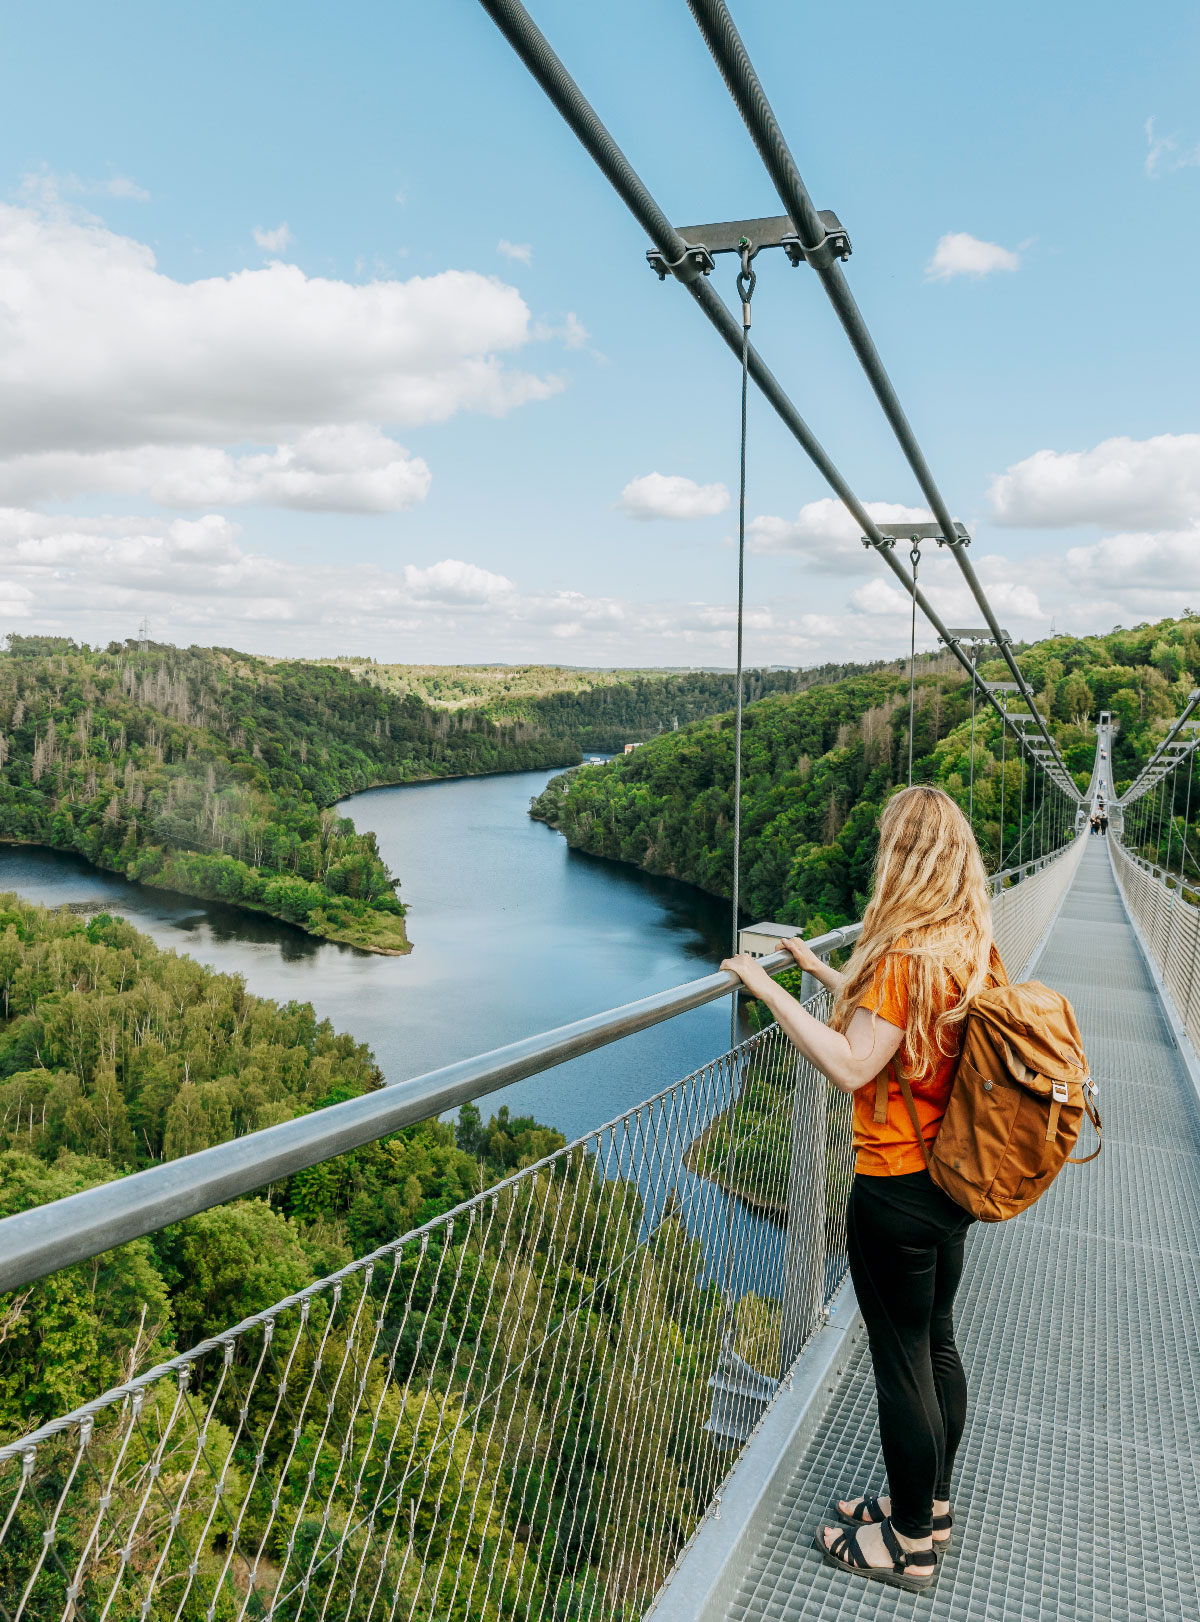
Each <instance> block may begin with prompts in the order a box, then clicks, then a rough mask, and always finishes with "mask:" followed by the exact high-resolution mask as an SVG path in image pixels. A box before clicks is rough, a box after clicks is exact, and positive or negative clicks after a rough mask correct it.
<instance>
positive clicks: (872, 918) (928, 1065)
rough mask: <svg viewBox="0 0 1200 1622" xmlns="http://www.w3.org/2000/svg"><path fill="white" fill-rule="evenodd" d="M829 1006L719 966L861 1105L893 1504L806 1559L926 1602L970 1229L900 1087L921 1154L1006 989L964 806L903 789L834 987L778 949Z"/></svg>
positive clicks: (858, 1262)
mask: <svg viewBox="0 0 1200 1622" xmlns="http://www.w3.org/2000/svg"><path fill="white" fill-rule="evenodd" d="M783 944H784V945H785V946H786V947H787V948H788V950H789V951H790V952H791V954H792V956H793V957H794V958H795V960H796V962H797V963H798V964H799V966H800V967H801V968H802V969H806V970H807V971H808V973H809V974H811V975H812V976H813V977H814V978H815V979H817V980H819V981H820V982H821V983H822V985H824V986H827V987H828V988H829V990H830V991H832V992H833V994H834V1005H833V1013H832V1016H831V1018H830V1022H829V1024H828V1025H824V1024H822V1022H821V1021H820V1020H818V1019H814V1018H813V1016H812V1015H811V1014H809V1013H807V1012H806V1011H805V1010H804V1009H803V1008H802V1007H801V1006H800V1004H799V1003H798V1002H797V1001H796V999H795V998H794V997H792V996H790V995H789V994H788V993H787V992H786V991H785V990H784V989H783V988H782V987H781V986H778V985H776V984H775V982H774V981H773V980H772V979H771V978H770V976H769V975H767V974H766V973H764V971H763V970H762V968H761V967H760V966H759V965H758V963H757V962H756V961H755V960H754V959H753V958H751V957H749V956H748V955H747V954H745V953H742V954H739V955H738V956H737V957H732V958H730V959H728V961H727V962H726V963H724V964H723V965H722V967H723V968H726V969H731V970H733V972H734V973H735V974H737V975H739V976H740V977H741V979H742V981H743V982H744V984H745V985H746V988H747V990H749V991H751V992H753V993H754V995H755V996H757V997H760V998H761V999H762V1001H763V1002H764V1003H766V1005H767V1006H768V1008H770V1010H771V1011H772V1013H773V1014H774V1015H775V1017H776V1019H777V1020H778V1021H779V1024H780V1025H781V1026H782V1028H783V1030H784V1031H785V1032H786V1034H787V1035H788V1037H789V1038H790V1039H791V1041H792V1043H793V1044H794V1045H795V1046H796V1047H797V1048H799V1050H800V1052H801V1053H802V1054H803V1055H804V1056H805V1058H806V1059H808V1060H810V1061H811V1063H812V1064H814V1065H815V1066H816V1067H817V1069H818V1070H821V1071H822V1072H823V1073H824V1074H825V1075H826V1076H827V1077H828V1078H829V1080H830V1081H831V1082H832V1083H833V1085H834V1086H835V1087H839V1088H841V1090H842V1091H843V1092H847V1093H850V1094H851V1095H852V1097H853V1099H854V1145H855V1177H854V1183H853V1186H852V1189H851V1194H850V1204H849V1210H848V1213H847V1231H848V1241H849V1252H850V1274H851V1277H852V1278H853V1280H854V1288H855V1291H856V1293H857V1296H858V1304H859V1307H860V1310H861V1311H862V1315H863V1321H864V1323H865V1324H866V1327H867V1335H868V1339H869V1341H870V1347H871V1360H872V1362H873V1364H874V1368H875V1387H876V1393H877V1396H878V1403H879V1434H880V1440H881V1442H882V1444H883V1457H884V1462H885V1464H886V1466H887V1475H888V1484H889V1486H890V1488H891V1496H890V1499H889V1498H888V1497H886V1496H885V1497H876V1496H871V1495H870V1494H865V1495H864V1494H861V1493H860V1495H859V1496H857V1497H854V1498H849V1499H843V1500H842V1501H840V1502H839V1504H838V1506H837V1513H838V1517H839V1519H840V1520H841V1521H842V1522H844V1523H846V1526H845V1528H843V1527H838V1526H828V1525H827V1526H823V1527H821V1529H820V1530H819V1532H818V1533H817V1540H816V1541H817V1547H818V1548H819V1549H820V1550H821V1552H822V1553H823V1555H824V1557H825V1559H826V1560H827V1561H828V1562H829V1563H830V1564H831V1565H835V1566H840V1567H842V1568H843V1569H844V1570H846V1571H851V1572H853V1573H854V1574H855V1575H856V1576H860V1577H868V1578H872V1579H876V1580H878V1581H882V1582H887V1583H894V1584H895V1585H896V1586H898V1587H901V1588H913V1589H916V1588H927V1587H928V1586H929V1585H930V1584H931V1583H932V1581H933V1578H934V1574H935V1571H936V1567H937V1554H936V1546H938V1545H941V1546H945V1545H946V1544H947V1543H948V1542H949V1539H950V1535H951V1534H950V1528H951V1526H952V1525H953V1515H952V1513H951V1509H950V1477H951V1473H952V1471H953V1468H954V1456H955V1453H956V1451H957V1449H958V1444H959V1441H960V1440H961V1438H962V1433H963V1426H964V1423H965V1420H966V1407H967V1389H966V1379H965V1376H964V1374H963V1366H962V1361H961V1359H960V1358H959V1355H958V1350H957V1348H956V1346H955V1344H954V1325H953V1307H954V1292H955V1290H956V1289H957V1288H958V1281H959V1278H960V1277H961V1275H962V1267H963V1248H964V1243H965V1239H966V1233H967V1228H968V1227H969V1225H970V1223H971V1221H972V1220H973V1219H972V1218H971V1217H970V1216H968V1214H967V1213H966V1212H965V1211H964V1210H962V1209H961V1208H960V1207H959V1206H957V1205H956V1204H955V1203H954V1202H953V1200H951V1199H950V1198H949V1197H948V1196H947V1195H946V1194H944V1193H943V1192H942V1191H941V1189H939V1188H938V1187H937V1186H936V1184H935V1183H934V1182H933V1181H932V1179H931V1178H930V1176H929V1173H928V1171H927V1170H926V1168H925V1160H924V1156H923V1155H922V1152H921V1146H920V1144H919V1143H918V1142H917V1139H916V1133H915V1132H914V1130H913V1127H912V1123H911V1119H910V1117H909V1114H908V1111H907V1109H906V1107H905V1104H904V1099H903V1096H902V1094H901V1091H900V1086H899V1083H898V1081H897V1079H896V1076H895V1067H896V1066H897V1065H898V1066H899V1067H900V1069H901V1071H902V1073H903V1074H904V1075H905V1077H906V1078H907V1079H908V1082H909V1086H910V1088H911V1090H912V1094H913V1098H914V1101H915V1104H916V1110H917V1116H918V1119H919V1120H920V1123H921V1130H922V1135H923V1136H924V1138H925V1140H926V1142H927V1143H932V1141H933V1139H934V1137H935V1136H936V1135H937V1129H938V1126H939V1125H940V1124H941V1119H942V1116H943V1115H944V1114H945V1110H946V1104H947V1101H948V1099H949V1096H950V1087H951V1083H952V1082H953V1079H954V1067H955V1061H956V1058H957V1055H958V1051H959V1048H960V1046H961V1041H962V1026H963V1022H964V1020H965V1019H966V1014H967V1007H968V1004H969V1002H970V999H971V998H972V997H973V996H975V994H976V993H977V992H979V991H981V990H982V989H983V987H984V986H985V985H994V984H997V983H1003V981H1004V978H1005V976H1004V969H1003V966H1002V964H1001V963H1000V959H999V956H998V954H997V953H996V950H995V947H994V945H993V941H992V916H991V906H990V898H989V894H988V884H987V878H986V875H985V873H984V868H983V862H982V860H981V858H980V855H979V848H978V846H977V845H976V843H975V838H974V835H973V834H972V832H971V828H970V825H969V823H968V822H967V819H966V818H965V817H964V816H963V814H962V812H961V811H960V810H959V808H958V806H957V805H956V804H955V803H954V801H953V800H952V799H951V798H950V796H949V795H948V794H946V793H944V792H943V791H942V790H941V789H937V788H924V787H918V788H908V789H904V790H902V791H901V792H900V793H899V794H897V795H895V796H894V798H892V799H891V800H889V801H888V803H887V805H886V806H885V807H884V810H883V813H882V815H881V817H880V819H879V850H878V853H877V855H876V858H875V884H874V890H873V893H872V896H871V901H870V904H869V905H868V907H867V909H866V912H865V914H864V916H863V929H862V936H861V938H860V939H859V942H858V945H857V946H856V947H855V949H854V953H853V955H852V957H851V958H850V961H849V963H848V964H847V965H846V968H845V970H844V972H843V973H841V974H839V973H838V972H837V970H836V969H831V968H830V967H829V965H828V964H827V963H823V962H822V961H821V960H820V958H818V957H815V956H814V955H813V953H812V952H811V951H810V950H809V948H808V947H807V946H806V945H805V944H804V942H803V941H801V940H799V939H796V940H789V941H785V942H784V943H783Z"/></svg>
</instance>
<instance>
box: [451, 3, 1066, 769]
mask: <svg viewBox="0 0 1200 1622" xmlns="http://www.w3.org/2000/svg"><path fill="white" fill-rule="evenodd" d="M480 5H481V6H482V7H483V9H484V10H485V11H486V12H487V14H488V16H489V17H491V19H492V21H493V22H494V23H495V24H496V26H497V27H498V28H499V29H500V31H501V33H502V34H503V35H504V37H505V38H506V39H507V40H508V42H509V44H510V45H511V46H512V47H513V49H514V51H515V52H516V53H517V55H518V56H519V57H520V58H521V60H522V62H524V64H525V66H526V67H527V68H528V70H529V72H530V73H531V74H532V76H533V77H534V79H535V80H536V81H537V82H538V84H539V85H540V86H541V87H542V89H543V90H544V91H545V93H546V95H547V97H548V98H549V99H550V101H551V103H552V104H553V105H554V107H555V108H556V109H557V111H558V112H559V113H560V114H561V116H562V118H563V119H564V121H565V122H566V123H567V125H568V126H569V127H570V129H571V130H572V131H573V133H574V134H575V136H576V137H577V139H578V140H579V141H580V143H581V144H582V146H583V147H584V149H585V151H587V153H588V154H589V156H590V157H591V158H592V159H593V161H594V162H595V163H596V165H597V167H598V168H599V169H600V171H601V173H602V174H603V175H604V177H605V178H606V179H607V180H608V182H609V184H610V185H611V186H612V187H613V189H614V191H615V192H616V193H617V195H618V196H619V197H620V198H621V200H622V201H623V202H624V203H625V205H626V207H627V208H628V209H629V211H630V213H631V214H632V215H633V216H634V218H635V219H636V220H637V221H638V223H639V225H641V227H642V229H643V230H644V231H645V232H646V234H647V236H648V237H649V238H650V240H651V241H652V242H653V244H654V246H655V247H656V248H657V249H658V250H659V252H660V253H661V254H662V255H663V257H664V258H665V259H666V260H667V261H668V263H670V264H672V265H677V264H678V265H682V264H684V263H685V262H686V260H687V255H688V252H689V248H688V244H687V243H686V242H685V241H684V239H683V238H682V237H681V236H680V234H679V232H678V231H677V230H676V229H675V227H674V226H673V225H672V224H671V222H670V221H669V220H668V218H667V216H666V215H665V214H664V213H663V211H662V209H661V208H660V207H659V205H658V203H657V202H656V201H655V200H654V198H653V196H652V195H651V194H650V192H649V190H648V189H647V187H646V186H645V184H644V183H643V181H642V180H641V178H640V176H639V175H638V174H637V172H636V171H635V170H634V168H633V166H632V165H631V164H630V162H629V160H628V159H627V158H626V156H625V154H624V153H623V152H622V151H621V149H620V147H619V146H618V145H617V143H616V141H614V139H613V137H612V135H611V134H610V133H609V131H608V130H607V128H606V127H605V125H604V123H603V122H602V121H601V119H600V117H599V115H598V114H597V112H596V110H595V108H594V107H592V105H591V103H590V102H589V101H588V100H587V98H586V97H585V96H584V94H583V92H582V91H581V90H580V88H579V86H578V85H577V84H576V83H575V81H574V79H573V78H572V77H571V75H570V74H569V73H568V72H567V69H566V67H565V66H564V64H563V62H562V61H561V59H560V58H559V57H558V55H557V54H556V53H555V51H554V49H553V47H552V46H551V45H550V42H549V41H548V40H547V39H546V37H545V35H544V34H543V33H542V31H541V29H540V28H538V26H537V24H536V23H535V22H534V21H533V19H532V17H530V15H529V13H528V11H527V10H526V8H525V6H524V5H523V4H521V0H480ZM731 26H732V25H731ZM805 195H807V194H805ZM809 208H810V209H811V203H810V204H809ZM792 219H793V223H795V224H797V225H799V223H800V222H799V221H798V220H797V219H796V216H795V215H792ZM822 229H823V227H822ZM681 279H683V278H681ZM685 285H686V286H687V290H688V292H689V293H690V294H691V295H692V298H693V299H694V300H695V302H696V303H697V304H698V305H699V307H700V308H701V310H703V312H704V314H705V315H706V316H707V317H708V319H709V321H710V322H711V323H712V324H713V326H714V327H715V328H716V329H717V331H718V332H719V334H720V335H721V337H722V338H723V339H724V341H725V343H726V345H727V346H728V348H729V349H730V350H731V351H732V352H733V353H734V354H735V355H737V356H738V357H739V359H740V357H741V351H742V341H743V334H742V332H741V331H740V329H739V324H738V322H737V321H736V319H735V318H734V316H733V314H732V313H731V312H730V310H729V309H728V308H727V307H726V305H725V303H724V302H723V300H722V299H721V296H720V294H719V293H718V292H717V291H716V289H715V288H714V287H713V286H712V285H711V284H710V282H709V281H708V280H707V279H706V277H704V276H703V275H701V274H699V272H697V274H696V275H695V277H694V278H693V279H691V280H685ZM860 319H861V318H860ZM748 370H749V375H750V377H751V379H752V381H753V382H754V384H755V386H756V388H758V389H759V391H760V392H761V393H762V394H763V396H764V397H765V398H766V400H767V401H768V403H769V404H770V406H771V407H772V409H773V410H774V411H775V413H776V414H777V415H778V417H779V418H780V420H781V421H782V422H783V424H784V426H785V427H786V428H787V429H788V431H789V433H791V435H792V437H793V438H794V439H795V440H796V441H797V443H798V444H799V445H800V447H801V449H802V450H803V451H804V453H805V455H806V456H807V457H808V458H809V460H810V461H811V462H812V464H813V466H814V467H815V468H816V469H817V471H818V472H819V473H820V474H821V476H822V478H823V479H824V480H825V482H826V483H827V484H828V485H829V487H830V489H831V490H832V491H833V492H834V494H835V495H836V496H837V497H838V499H839V500H840V501H842V502H843V503H844V504H845V506H846V508H847V509H848V511H849V512H850V514H851V516H852V517H853V518H854V520H855V522H856V523H857V524H858V525H859V527H860V528H861V530H862V532H863V534H864V535H865V536H866V537H867V538H868V540H869V541H870V542H871V545H872V547H873V548H874V550H875V551H876V552H877V553H878V554H879V556H881V557H882V558H883V560H884V562H885V563H886V564H887V566H888V568H889V569H890V570H891V571H892V573H893V575H895V577H896V579H897V580H898V581H899V582H900V584H901V585H902V586H903V588H904V590H905V591H906V592H908V593H909V594H910V595H912V594H913V593H914V592H915V593H916V594H917V595H916V601H917V606H918V607H919V608H920V610H921V612H922V613H923V614H924V616H925V618H926V619H927V620H928V621H929V623H930V625H932V627H933V629H934V631H935V632H936V633H937V636H938V638H939V639H940V640H941V641H942V642H943V643H944V644H945V645H946V647H947V648H948V649H949V650H950V652H951V653H952V654H953V656H954V658H955V659H957V661H958V663H959V664H960V665H961V666H962V668H963V670H964V671H965V672H966V673H967V674H968V675H969V676H970V677H971V678H972V680H973V681H974V680H976V679H977V678H976V675H975V671H974V669H973V667H972V664H971V661H970V660H969V659H968V658H967V655H966V654H965V652H964V651H963V649H962V647H961V645H960V643H959V640H958V638H957V637H953V636H951V634H950V632H949V630H948V628H947V627H946V625H945V623H944V621H943V620H942V618H941V616H940V615H939V614H938V613H937V611H936V609H935V608H934V607H933V605H932V604H931V603H930V602H929V600H928V598H927V597H926V596H925V595H924V593H923V592H920V591H919V590H918V588H917V587H916V585H915V583H914V582H913V580H912V578H911V576H910V575H909V573H908V571H907V570H906V569H905V567H904V565H903V564H902V563H901V562H900V561H899V559H898V558H897V557H896V556H895V553H894V548H893V545H892V537H890V536H888V535H885V534H884V533H883V531H882V530H881V529H880V527H879V525H878V524H877V523H876V522H875V520H874V519H873V518H872V517H871V515H870V513H868V512H867V510H866V508H865V506H864V505H863V503H862V502H861V501H860V500H859V499H858V497H857V496H856V495H855V493H854V491H853V490H852V489H851V487H850V485H849V484H848V482H847V481H846V479H845V478H844V477H843V475H842V474H841V472H840V471H839V469H838V468H837V466H836V465H835V463H834V462H833V460H832V458H831V457H830V456H829V454H828V453H827V452H826V450H825V449H824V447H823V446H822V445H821V443H820V441H819V440H818V439H817V437H816V435H815V434H814V433H813V431H812V429H811V428H810V427H809V426H808V423H807V422H806V421H805V420H804V418H803V417H802V416H801V414H800V412H799V411H798V410H797V409H796V407H795V405H794V404H793V402H792V401H791V399H790V398H789V396H788V394H787V393H786V391H785V390H784V388H783V387H782V385H781V384H780V382H779V380H778V379H777V378H776V377H775V375H774V374H773V373H772V371H771V370H770V368H769V367H768V366H767V365H766V363H765V362H764V361H763V359H762V357H761V356H760V355H759V353H758V352H757V350H756V349H755V348H754V346H753V344H751V345H750V347H749V352H748ZM939 521H941V520H940V517H939ZM944 524H948V525H949V526H950V527H948V528H946V527H944V528H943V533H944V534H946V535H953V534H954V533H955V531H954V529H953V525H952V522H951V521H950V520H949V519H948V518H947V519H946V520H945V521H944ZM952 550H954V551H955V554H956V555H957V554H958V552H959V550H960V549H959V548H958V547H953V548H952ZM960 564H961V560H960ZM980 606H981V607H983V604H981V605H980ZM984 612H985V617H986V618H987V622H988V625H989V627H990V628H991V630H992V633H993V636H994V637H995V639H996V642H997V646H999V647H1000V650H1001V653H1002V655H1003V657H1004V660H1005V663H1006V664H1007V665H1008V666H1009V668H1010V669H1011V670H1012V671H1013V674H1014V676H1015V677H1016V680H1017V683H1018V686H1019V688H1020V690H1021V692H1022V694H1023V695H1024V696H1025V697H1026V699H1027V701H1028V702H1029V707H1030V710H1031V711H1032V713H1033V714H1034V715H1037V707H1036V705H1035V704H1034V703H1033V699H1032V695H1031V694H1030V692H1029V689H1028V687H1027V685H1026V683H1025V680H1024V677H1023V676H1022V675H1021V672H1020V671H1019V670H1018V669H1017V668H1016V665H1015V663H1014V660H1013V657H1012V653H1011V650H1010V649H1009V648H1008V646H1007V644H1006V643H1004V641H1003V639H1002V638H1001V636H1000V627H999V625H998V624H997V623H996V620H995V616H994V615H993V614H992V612H991V610H990V608H986V609H984ZM985 696H986V698H987V699H988V701H989V702H990V703H991V705H992V708H993V709H994V710H995V711H996V712H997V714H1001V713H1002V712H1001V710H1000V706H999V704H998V703H997V702H996V700H995V697H994V695H993V694H991V693H985ZM1038 720H1039V724H1041V718H1040V716H1039V717H1038ZM1043 731H1044V727H1043ZM1046 737H1047V742H1048V744H1049V745H1050V747H1051V749H1052V750H1053V749H1055V745H1054V742H1053V740H1052V739H1051V738H1050V737H1049V734H1046ZM1022 748H1024V745H1022Z"/></svg>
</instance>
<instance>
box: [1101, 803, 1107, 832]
mask: <svg viewBox="0 0 1200 1622" xmlns="http://www.w3.org/2000/svg"><path fill="white" fill-rule="evenodd" d="M1100 832H1101V833H1102V834H1104V835H1105V837H1107V835H1108V812H1107V811H1105V810H1104V809H1103V807H1102V808H1101V811H1100Z"/></svg>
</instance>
